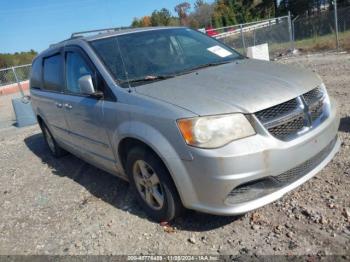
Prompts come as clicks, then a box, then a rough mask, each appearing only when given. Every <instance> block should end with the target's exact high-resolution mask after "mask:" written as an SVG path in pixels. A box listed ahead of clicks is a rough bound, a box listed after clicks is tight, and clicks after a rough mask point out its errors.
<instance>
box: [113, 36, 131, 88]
mask: <svg viewBox="0 0 350 262" xmlns="http://www.w3.org/2000/svg"><path fill="white" fill-rule="evenodd" d="M116 40H117V45H118V50H119V54H120V58H121V60H122V64H123V69H124V72H125V76H126V81H127V82H128V87H129V90H128V92H129V93H131V85H130V81H129V73H128V71H126V66H125V63H124V58H123V55H122V51H121V49H120V45H119V39H118V36H117V37H116Z"/></svg>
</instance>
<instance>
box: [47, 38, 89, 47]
mask: <svg viewBox="0 0 350 262" xmlns="http://www.w3.org/2000/svg"><path fill="white" fill-rule="evenodd" d="M81 37H82V36H74V37H71V38H68V39H65V40H63V41H60V42H58V43H55V44H51V45H50V47H55V46H58V45H60V44H63V43H64V42H66V41H68V40H72V39H76V38H81Z"/></svg>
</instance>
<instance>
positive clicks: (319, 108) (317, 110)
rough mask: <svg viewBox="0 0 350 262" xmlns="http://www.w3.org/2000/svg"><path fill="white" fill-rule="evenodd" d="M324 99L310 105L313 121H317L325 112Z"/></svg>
mask: <svg viewBox="0 0 350 262" xmlns="http://www.w3.org/2000/svg"><path fill="white" fill-rule="evenodd" d="M323 104H324V103H323V100H320V101H317V102H315V103H314V104H313V105H312V106H310V114H311V119H312V121H315V120H316V119H318V118H319V117H320V116H321V115H322V114H323Z"/></svg>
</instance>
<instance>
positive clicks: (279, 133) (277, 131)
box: [269, 116, 304, 140]
mask: <svg viewBox="0 0 350 262" xmlns="http://www.w3.org/2000/svg"><path fill="white" fill-rule="evenodd" d="M303 128H304V117H303V116H299V117H297V118H295V119H293V120H290V121H288V122H286V123H284V124H281V125H277V126H275V127H272V128H269V132H270V133H271V134H273V135H274V136H275V137H276V138H278V139H281V140H283V139H285V138H286V137H288V136H289V135H290V134H295V133H297V132H299V131H300V130H302V129H303Z"/></svg>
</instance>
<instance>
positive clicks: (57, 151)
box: [40, 123, 67, 157]
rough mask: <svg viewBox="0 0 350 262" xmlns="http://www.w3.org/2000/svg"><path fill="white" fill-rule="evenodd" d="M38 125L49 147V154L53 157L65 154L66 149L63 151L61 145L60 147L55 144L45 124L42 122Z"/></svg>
mask: <svg viewBox="0 0 350 262" xmlns="http://www.w3.org/2000/svg"><path fill="white" fill-rule="evenodd" d="M40 127H41V130H42V132H43V135H44V139H45V142H46V144H47V146H48V147H49V149H50V152H51V154H52V155H53V156H54V157H61V156H64V155H66V154H67V151H65V150H64V149H63V148H62V147H60V146H59V145H58V144H57V142H56V140H55V139H54V137H53V136H52V134H51V132H50V130H49V129H48V128H47V126H46V124H45V123H42V124H41V125H40Z"/></svg>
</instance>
